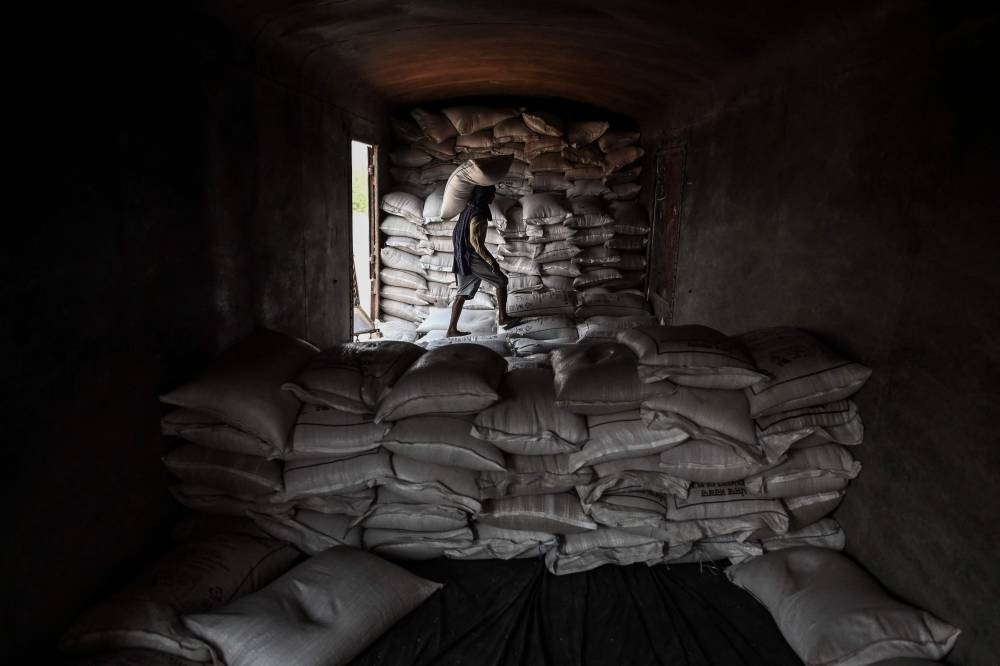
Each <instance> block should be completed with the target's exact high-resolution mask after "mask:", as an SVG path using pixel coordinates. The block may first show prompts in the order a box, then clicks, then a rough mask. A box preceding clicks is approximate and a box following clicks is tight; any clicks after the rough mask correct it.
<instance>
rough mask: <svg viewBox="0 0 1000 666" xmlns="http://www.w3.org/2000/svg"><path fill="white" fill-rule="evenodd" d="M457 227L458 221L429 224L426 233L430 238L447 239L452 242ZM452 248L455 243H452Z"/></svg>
mask: <svg viewBox="0 0 1000 666" xmlns="http://www.w3.org/2000/svg"><path fill="white" fill-rule="evenodd" d="M457 225H458V221H457V220H455V219H451V220H445V221H442V222H428V223H427V224H425V225H424V231H426V232H427V236H428V237H431V238H433V237H435V236H438V237H445V239H446V240H449V241H450V240H452V233H454V231H455V227H456V226H457ZM452 247H454V241H452Z"/></svg>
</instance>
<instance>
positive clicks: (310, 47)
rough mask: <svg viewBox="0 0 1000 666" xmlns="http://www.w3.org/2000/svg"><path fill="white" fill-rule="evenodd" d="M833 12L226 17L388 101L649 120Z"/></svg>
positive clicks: (235, 7) (589, 7) (590, 8)
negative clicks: (518, 106) (550, 108)
mask: <svg viewBox="0 0 1000 666" xmlns="http://www.w3.org/2000/svg"><path fill="white" fill-rule="evenodd" d="M823 4H825V3H808V2H806V3H803V2H787V1H774V0H770V1H763V0H762V1H760V2H753V1H747V2H670V1H667V0H662V1H657V0H617V1H611V2H609V1H596V0H575V1H569V0H535V1H525V0H503V1H500V2H478V1H475V0H464V1H463V0H438V1H433V2H430V1H419V0H396V1H391V0H311V1H308V2H288V1H287V0H285V1H281V0H250V1H249V2H242V3H239V2H235V1H234V2H229V1H227V0H221V1H220V4H219V5H217V10H218V11H219V12H220V13H221V14H222V15H223V16H224V17H225V18H226V20H227V22H228V23H230V24H234V23H235V24H236V25H238V26H239V30H240V31H242V32H243V33H244V34H245V35H246V36H248V37H250V38H252V39H253V41H254V48H255V50H256V52H257V54H258V55H257V56H256V57H257V58H258V59H260V58H261V57H262V55H263V57H265V58H268V57H270V58H278V59H283V60H284V61H285V63H286V66H289V65H290V64H291V63H292V62H294V66H295V67H297V68H300V69H309V70H311V71H314V72H316V71H321V72H323V74H322V78H324V79H325V80H326V81H328V82H331V85H332V83H333V82H336V81H337V80H338V79H346V78H351V79H357V80H358V81H359V82H360V83H363V84H364V85H366V86H369V87H370V88H371V89H373V90H374V92H375V93H377V94H378V95H379V96H380V97H382V98H383V99H384V100H385V101H386V102H387V103H389V104H390V105H413V104H418V103H423V102H429V101H434V100H440V99H451V98H458V97H469V96H496V95H519V96H530V97H560V98H566V99H571V100H575V101H578V102H583V103H586V104H590V105H593V106H597V107H602V108H606V109H609V110H614V111H617V112H620V113H624V114H627V115H630V116H632V117H633V118H642V117H645V116H647V115H649V113H650V111H651V110H657V111H662V110H663V109H664V108H667V107H669V105H671V104H676V103H679V102H680V101H683V100H684V99H685V98H689V97H695V96H703V95H705V94H707V93H711V91H712V90H713V89H714V87H715V86H717V85H719V83H720V82H721V81H722V80H723V79H725V78H726V77H728V76H730V75H731V74H732V73H733V72H734V71H739V70H740V69H741V68H744V67H746V66H747V65H748V64H750V63H751V62H752V61H753V60H754V59H755V58H756V57H757V56H758V55H760V54H761V53H763V52H765V51H767V50H768V49H770V48H773V46H774V45H775V44H779V43H781V42H782V41H783V40H786V39H787V38H788V37H789V36H790V35H791V34H793V33H794V32H795V31H796V30H797V29H798V28H800V27H801V26H802V25H803V24H804V23H805V22H807V20H808V19H809V18H810V17H811V15H813V14H816V13H818V12H819V11H820V9H821V8H822V7H821V5H823ZM840 4H841V6H842V5H843V3H840ZM316 76H317V75H316V74H314V75H313V78H316Z"/></svg>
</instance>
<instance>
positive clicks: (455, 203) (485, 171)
mask: <svg viewBox="0 0 1000 666" xmlns="http://www.w3.org/2000/svg"><path fill="white" fill-rule="evenodd" d="M513 161H514V158H513V157H511V156H509V155H499V156H495V157H484V158H479V159H474V160H466V161H465V162H463V163H462V164H460V165H459V166H458V167H457V168H456V169H455V171H454V172H453V173H452V174H451V176H450V177H449V178H448V182H447V183H446V184H445V187H444V197H443V200H442V204H441V217H442V218H443V219H446V220H447V219H449V218H452V217H454V216H456V215H458V214H459V213H461V212H462V209H463V208H464V207H465V204H466V202H467V201H468V200H469V196H470V195H471V194H472V190H473V188H475V187H476V186H477V185H483V186H486V185H497V184H498V181H499V180H500V179H501V178H503V177H504V175H505V174H506V173H507V171H508V170H509V169H510V167H511V164H512V163H513Z"/></svg>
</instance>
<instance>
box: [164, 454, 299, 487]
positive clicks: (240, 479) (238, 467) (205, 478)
mask: <svg viewBox="0 0 1000 666" xmlns="http://www.w3.org/2000/svg"><path fill="white" fill-rule="evenodd" d="M163 463H164V464H165V465H166V467H167V469H169V470H170V472H171V473H172V474H173V475H174V476H176V477H177V478H178V479H180V480H181V481H182V482H183V483H186V484H189V485H194V486H202V487H205V488H214V489H216V490H219V491H222V492H224V493H229V494H231V495H241V496H249V497H254V496H257V495H270V494H272V493H274V492H277V491H280V490H281V489H282V481H281V463H279V462H276V461H274V460H268V459H266V458H261V457H258V456H248V455H243V454H240V453H228V452H226V451H217V450H215V449H208V448H205V447H202V446H195V445H194V444H185V445H183V446H178V447H177V448H175V449H173V450H172V451H170V453H168V454H167V455H165V456H163Z"/></svg>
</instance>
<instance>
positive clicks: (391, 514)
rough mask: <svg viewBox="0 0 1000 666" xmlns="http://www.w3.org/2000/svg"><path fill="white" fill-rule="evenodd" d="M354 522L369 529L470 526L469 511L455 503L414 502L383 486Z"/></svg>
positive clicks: (427, 529)
mask: <svg viewBox="0 0 1000 666" xmlns="http://www.w3.org/2000/svg"><path fill="white" fill-rule="evenodd" d="M355 524H361V525H364V526H365V528H366V529H382V530H404V531H407V532H441V531H446V530H457V529H462V528H463V527H468V524H469V514H467V513H466V512H465V511H463V510H462V509H459V508H457V507H453V506H437V505H436V504H414V503H412V502H408V501H406V499H405V498H403V497H399V496H398V495H396V494H394V493H393V492H392V491H390V490H386V489H385V488H382V489H380V490H379V491H378V501H377V502H376V503H375V504H373V505H372V507H371V508H370V509H369V510H368V511H367V512H366V513H365V515H363V516H361V517H359V518H358V519H356V520H355Z"/></svg>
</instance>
